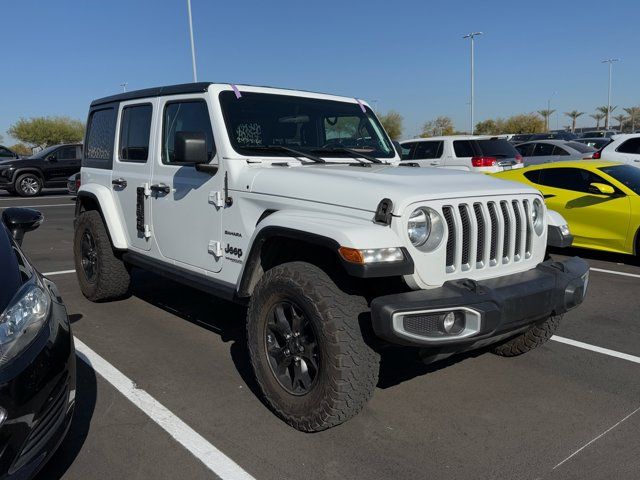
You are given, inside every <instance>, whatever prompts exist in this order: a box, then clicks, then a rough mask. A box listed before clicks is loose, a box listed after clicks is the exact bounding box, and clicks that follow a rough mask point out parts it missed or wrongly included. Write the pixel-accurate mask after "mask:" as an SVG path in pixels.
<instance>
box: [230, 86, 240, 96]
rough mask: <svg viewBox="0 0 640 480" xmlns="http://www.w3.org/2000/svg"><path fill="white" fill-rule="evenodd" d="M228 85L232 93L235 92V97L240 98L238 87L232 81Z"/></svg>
mask: <svg viewBox="0 0 640 480" xmlns="http://www.w3.org/2000/svg"><path fill="white" fill-rule="evenodd" d="M229 85H231V88H232V90H233V93H235V94H236V98H240V97H241V96H242V94H241V93H240V90H238V87H236V86H235V85H234V84H233V83H230V84H229Z"/></svg>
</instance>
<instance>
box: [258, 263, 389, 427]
mask: <svg viewBox="0 0 640 480" xmlns="http://www.w3.org/2000/svg"><path fill="white" fill-rule="evenodd" d="M363 315H364V316H367V315H368V305H367V302H366V300H365V299H364V298H363V297H361V296H357V295H348V294H346V293H345V292H343V291H341V290H340V289H339V288H338V286H337V285H336V284H335V283H334V282H333V280H331V278H330V277H329V276H328V275H327V274H326V273H325V272H324V271H323V270H321V269H320V268H318V267H316V266H314V265H312V264H309V263H305V262H291V263H285V264H282V265H279V266H276V267H274V268H272V269H271V270H269V271H267V272H266V273H265V274H264V275H263V277H262V278H261V279H260V282H259V283H258V285H257V286H256V288H255V290H254V292H253V296H252V298H251V302H250V304H249V310H248V314H247V343H248V349H249V355H250V358H251V363H252V366H253V370H254V373H255V377H256V380H257V382H258V385H259V386H260V389H261V391H262V394H263V396H264V398H265V400H266V402H267V403H268V405H269V406H270V407H271V408H272V410H273V411H274V412H275V413H276V414H277V415H278V416H279V417H280V418H282V419H283V420H284V421H285V422H287V423H288V424H290V425H291V426H293V427H294V428H296V429H298V430H301V431H305V432H315V431H320V430H325V429H327V428H330V427H333V426H335V425H338V424H340V423H343V422H345V421H346V420H349V419H350V418H352V417H353V416H355V415H356V414H358V413H359V412H360V410H362V408H363V407H364V405H365V404H366V403H367V401H368V400H369V399H370V398H371V396H372V394H373V391H374V389H375V386H376V384H377V381H378V373H379V364H380V357H379V355H378V354H377V353H376V352H375V351H374V350H373V349H371V348H370V347H369V346H368V345H367V343H366V342H365V339H364V336H363V333H362V331H361V328H360V323H359V321H360V317H361V316H363Z"/></svg>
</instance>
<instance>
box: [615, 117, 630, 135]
mask: <svg viewBox="0 0 640 480" xmlns="http://www.w3.org/2000/svg"><path fill="white" fill-rule="evenodd" d="M613 119H614V120H617V121H618V125H619V127H618V130H619V131H620V133H622V126H623V124H624V122H625V121H626V120H627V116H626V115H624V114H622V113H621V114H620V115H614V116H613Z"/></svg>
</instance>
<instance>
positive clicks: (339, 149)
mask: <svg viewBox="0 0 640 480" xmlns="http://www.w3.org/2000/svg"><path fill="white" fill-rule="evenodd" d="M312 152H315V153H323V152H324V153H346V154H348V155H350V156H351V157H353V158H355V159H356V160H357V159H358V158H364V159H365V160H369V161H370V162H371V163H382V161H381V160H378V159H377V158H376V157H373V156H371V155H367V154H366V153H360V152H357V151H355V150H352V149H350V148H346V147H336V148H316V149H314V150H312Z"/></svg>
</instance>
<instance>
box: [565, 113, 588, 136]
mask: <svg viewBox="0 0 640 480" xmlns="http://www.w3.org/2000/svg"><path fill="white" fill-rule="evenodd" d="M564 114H565V115H566V116H567V117H569V118H571V131H572V132H575V131H576V120H577V119H578V117H579V116H581V115H584V112H579V111H577V110H571V111H570V112H564Z"/></svg>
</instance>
